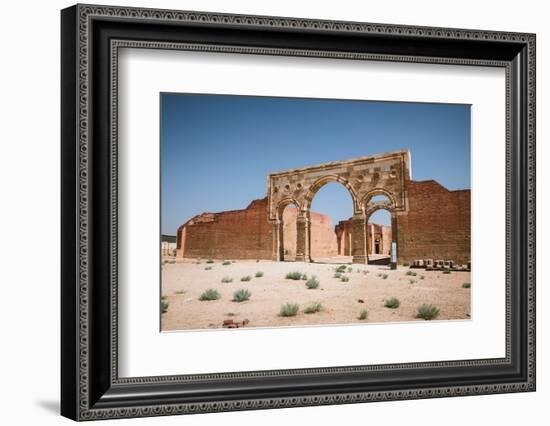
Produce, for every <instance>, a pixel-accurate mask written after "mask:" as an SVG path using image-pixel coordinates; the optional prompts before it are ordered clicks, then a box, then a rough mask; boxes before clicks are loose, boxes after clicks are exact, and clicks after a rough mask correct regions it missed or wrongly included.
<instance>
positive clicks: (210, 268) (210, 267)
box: [204, 266, 212, 271]
mask: <svg viewBox="0 0 550 426" xmlns="http://www.w3.org/2000/svg"><path fill="white" fill-rule="evenodd" d="M204 270H205V271H211V270H212V266H207V267H206V268H204Z"/></svg>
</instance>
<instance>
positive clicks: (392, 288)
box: [161, 258, 470, 331]
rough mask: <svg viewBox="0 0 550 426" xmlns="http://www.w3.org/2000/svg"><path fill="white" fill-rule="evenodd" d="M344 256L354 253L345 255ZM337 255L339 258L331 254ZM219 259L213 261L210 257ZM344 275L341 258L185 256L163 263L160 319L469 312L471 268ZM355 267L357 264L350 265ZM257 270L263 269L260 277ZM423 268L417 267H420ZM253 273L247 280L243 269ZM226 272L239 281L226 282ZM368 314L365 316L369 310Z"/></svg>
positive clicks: (317, 318)
mask: <svg viewBox="0 0 550 426" xmlns="http://www.w3.org/2000/svg"><path fill="white" fill-rule="evenodd" d="M338 260H339V261H340V262H341V261H343V260H348V258H338ZM326 261H327V262H331V261H332V262H334V259H326ZM210 262H212V261H210ZM342 264H344V265H345V267H346V272H345V273H343V274H342V275H343V276H346V277H348V278H349V281H347V282H345V281H342V279H341V278H335V277H334V275H335V269H336V268H337V267H338V266H341V264H336V263H305V262H272V261H267V260H261V261H255V260H237V261H225V264H223V261H222V260H214V262H213V263H207V260H205V259H202V260H197V259H178V260H177V261H176V262H174V261H173V260H172V261H167V262H165V263H164V264H163V266H162V298H163V301H164V308H165V309H164V310H165V312H164V313H163V314H162V317H161V318H162V319H161V329H162V330H163V331H174V330H192V329H205V328H209V329H216V328H222V326H223V323H224V320H233V321H234V322H237V323H239V322H242V321H243V320H245V319H246V320H248V323H247V324H246V327H247V328H250V327H279V326H303V325H320V324H350V323H369V322H370V323H373V322H374V323H383V322H397V321H424V319H422V318H418V317H417V308H418V307H419V306H420V305H422V304H425V303H426V304H433V305H435V306H436V307H437V308H438V309H439V315H438V316H437V318H436V320H450V319H453V320H456V319H464V320H465V319H469V318H470V288H465V287H463V284H464V283H470V273H469V272H456V271H453V272H451V273H448V274H445V273H443V272H441V271H425V270H424V269H410V268H409V267H407V266H402V265H399V266H398V267H397V269H396V270H390V268H389V266H382V265H360V264H348V263H347V262H346V263H342ZM350 268H351V271H350ZM294 271H298V272H300V273H302V274H306V275H307V277H308V278H310V277H312V276H313V275H314V276H316V278H317V280H318V281H319V286H318V288H316V289H308V288H307V287H306V280H303V279H299V280H292V279H287V278H285V277H286V275H287V273H289V272H294ZM257 272H262V273H263V276H261V277H256V273H257ZM414 274H416V275H414ZM247 276H249V277H251V278H250V281H241V278H242V277H247ZM224 277H228V278H232V282H225V283H224V282H222V279H223V278H224ZM207 289H215V290H217V291H218V293H219V294H220V296H221V297H220V298H219V299H218V300H208V301H201V300H199V297H200V295H201V294H202V293H203V292H204V291H206V290H207ZM239 289H246V290H248V291H249V292H250V299H249V300H246V301H243V302H235V301H233V294H234V292H235V291H237V290H239ZM393 297H395V298H397V299H398V300H399V302H400V305H399V307H398V308H393V309H392V308H388V307H385V306H384V305H385V302H386V300H388V299H390V298H393ZM314 302H317V303H320V304H321V310H320V311H319V312H316V313H310V314H306V313H305V312H304V309H305V308H306V307H307V306H308V305H310V304H311V303H314ZM286 303H293V304H299V306H300V309H299V311H298V313H297V314H296V315H295V316H291V317H284V316H281V315H280V310H281V306H282V305H283V304H286ZM365 309H366V310H367V311H368V316H367V318H366V319H360V318H359V317H360V314H361V312H362V311H363V310H365Z"/></svg>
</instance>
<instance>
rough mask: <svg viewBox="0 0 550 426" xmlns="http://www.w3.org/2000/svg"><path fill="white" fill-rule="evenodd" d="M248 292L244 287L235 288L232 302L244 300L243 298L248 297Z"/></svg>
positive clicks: (246, 298)
mask: <svg viewBox="0 0 550 426" xmlns="http://www.w3.org/2000/svg"><path fill="white" fill-rule="evenodd" d="M250 296H251V294H250V292H249V291H248V290H246V289H244V288H241V289H240V290H237V291H236V292H235V293H233V302H244V301H245V300H248V299H250Z"/></svg>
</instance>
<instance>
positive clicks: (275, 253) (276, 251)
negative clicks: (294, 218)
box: [271, 220, 283, 262]
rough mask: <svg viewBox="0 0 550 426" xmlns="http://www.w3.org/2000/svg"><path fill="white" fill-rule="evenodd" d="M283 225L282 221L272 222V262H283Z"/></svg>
mask: <svg viewBox="0 0 550 426" xmlns="http://www.w3.org/2000/svg"><path fill="white" fill-rule="evenodd" d="M282 226H283V223H282V222H281V221H280V220H273V221H272V222H271V227H272V228H271V229H272V233H273V247H272V250H271V260H273V261H275V262H278V261H281V260H283V256H281V249H282V245H281V234H282Z"/></svg>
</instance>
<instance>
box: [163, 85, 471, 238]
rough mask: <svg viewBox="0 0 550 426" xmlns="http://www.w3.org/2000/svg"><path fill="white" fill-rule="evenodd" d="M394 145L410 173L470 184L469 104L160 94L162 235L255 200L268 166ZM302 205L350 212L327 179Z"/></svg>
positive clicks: (337, 216)
mask: <svg viewBox="0 0 550 426" xmlns="http://www.w3.org/2000/svg"><path fill="white" fill-rule="evenodd" d="M399 149H409V150H410V151H411V162H412V173H413V179H414V180H426V179H435V180H437V181H438V182H439V183H441V184H442V185H443V186H445V187H447V188H448V189H467V188H470V107H469V106H468V105H455V104H426V103H400V102H375V101H348V100H324V99H297V98H274V97H250V96H226V95H190V94H168V93H163V94H161V164H162V167H161V189H162V197H161V209H162V210H161V211H162V217H161V228H162V233H163V234H168V235H175V233H176V230H177V228H178V226H180V225H181V224H182V223H184V222H186V221H187V220H189V219H190V218H191V217H193V216H195V215H197V214H200V213H202V212H205V211H208V212H217V211H223V210H236V209H241V208H245V207H246V206H247V205H248V204H249V203H250V202H251V201H252V200H253V199H258V198H263V197H265V196H266V187H267V175H268V174H269V173H270V172H273V171H278V170H285V169H289V168H293V167H304V166H310V165H315V164H318V163H323V162H327V161H336V160H346V159H349V158H353V157H359V156H365V155H372V154H377V153H380V152H386V151H393V150H399ZM312 210H314V211H318V212H320V213H325V214H328V215H330V216H331V218H332V222H333V224H335V223H336V222H338V221H339V220H344V219H347V218H349V217H350V216H351V215H352V204H351V197H350V195H349V194H348V193H347V191H346V189H345V188H344V187H343V186H341V185H339V184H337V183H330V184H327V185H325V186H324V187H322V188H321V189H320V190H319V192H318V193H317V195H316V196H315V198H314V200H313V204H312ZM371 219H372V220H373V221H375V222H378V223H388V221H389V214H387V212H384V211H381V212H380V213H379V214H378V215H377V216H374V215H373V216H372V217H371Z"/></svg>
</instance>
